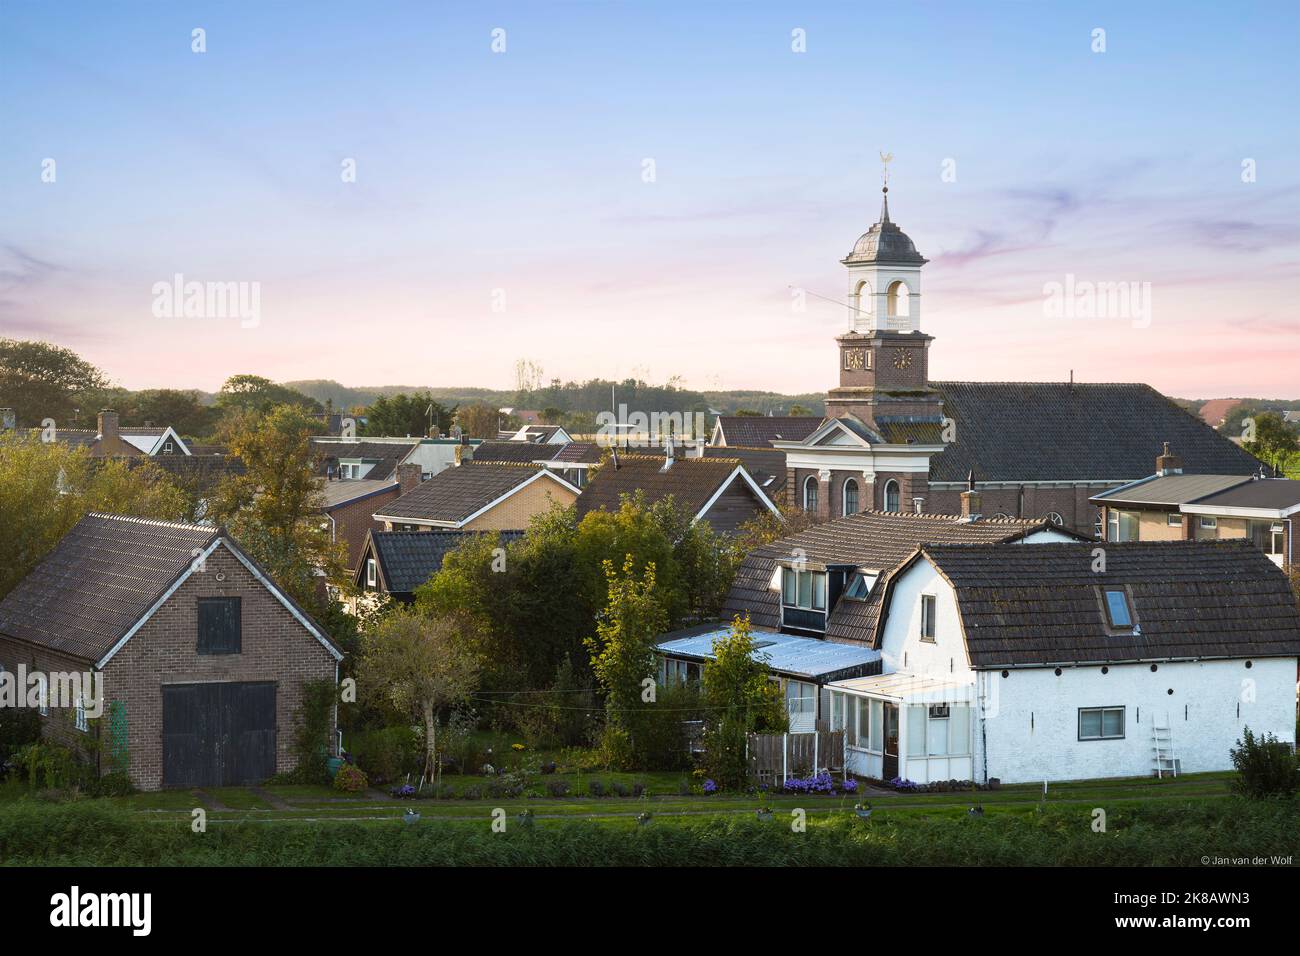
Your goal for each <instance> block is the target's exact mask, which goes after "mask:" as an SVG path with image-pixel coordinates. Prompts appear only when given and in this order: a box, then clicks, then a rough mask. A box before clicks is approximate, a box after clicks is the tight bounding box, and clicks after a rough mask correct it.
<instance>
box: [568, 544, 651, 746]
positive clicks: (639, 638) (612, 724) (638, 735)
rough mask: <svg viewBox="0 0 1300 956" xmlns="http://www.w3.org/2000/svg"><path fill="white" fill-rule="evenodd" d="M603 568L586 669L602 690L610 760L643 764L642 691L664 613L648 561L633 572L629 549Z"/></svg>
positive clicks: (646, 707) (647, 701)
mask: <svg viewBox="0 0 1300 956" xmlns="http://www.w3.org/2000/svg"><path fill="white" fill-rule="evenodd" d="M603 570H604V572H605V578H606V580H607V581H608V584H609V588H608V590H609V602H608V604H607V605H606V606H605V610H604V612H603V613H602V614H601V616H600V618H599V619H598V620H597V622H596V634H595V636H594V637H591V638H589V639H588V641H587V646H588V649H589V650H590V652H591V669H592V672H593V673H594V674H595V675H596V680H597V681H598V682H599V683H600V686H601V687H602V689H603V690H604V691H605V718H606V723H605V734H604V740H603V745H604V750H605V756H606V759H607V760H608V761H609V762H610V764H611V765H613V766H616V767H620V768H624V769H632V768H636V767H640V766H644V763H645V756H646V753H645V751H646V748H647V747H648V745H649V740H648V739H646V738H648V737H649V736H650V728H649V727H648V725H649V724H650V723H651V722H652V721H653V720H654V719H655V717H656V714H655V712H654V707H655V704H654V701H653V696H651V697H649V698H648V697H647V693H648V692H652V690H653V681H654V675H655V671H656V659H655V646H656V644H657V642H658V640H659V638H660V636H661V635H662V634H663V633H664V630H665V629H666V626H667V623H668V615H667V613H666V612H665V611H664V609H663V606H662V604H660V600H659V597H660V596H659V592H658V587H657V584H656V580H655V566H654V564H653V563H651V564H649V565H647V566H646V567H645V568H644V570H642V571H641V572H640V573H639V574H638V573H637V569H636V563H635V562H634V560H633V559H632V557H631V556H630V555H629V556H628V557H627V558H626V559H625V560H624V562H623V566H622V569H621V570H615V566H614V562H612V561H608V560H607V561H605V562H603ZM647 681H650V682H651V683H650V684H647ZM643 731H645V733H644V734H643Z"/></svg>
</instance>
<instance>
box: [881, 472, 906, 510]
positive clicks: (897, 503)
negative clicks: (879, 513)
mask: <svg viewBox="0 0 1300 956" xmlns="http://www.w3.org/2000/svg"><path fill="white" fill-rule="evenodd" d="M891 488H892V489H893V495H894V507H892V508H891V507H889V495H890V489H891ZM880 505H881V509H882V510H883V511H887V512H889V513H890V514H898V513H899V511H900V510H901V509H902V507H903V493H902V490H901V489H900V488H899V486H898V482H897V481H896V480H894V479H893V478H890V479H889V480H888V481H887V482H885V487H884V490H883V491H882V492H881V499H880Z"/></svg>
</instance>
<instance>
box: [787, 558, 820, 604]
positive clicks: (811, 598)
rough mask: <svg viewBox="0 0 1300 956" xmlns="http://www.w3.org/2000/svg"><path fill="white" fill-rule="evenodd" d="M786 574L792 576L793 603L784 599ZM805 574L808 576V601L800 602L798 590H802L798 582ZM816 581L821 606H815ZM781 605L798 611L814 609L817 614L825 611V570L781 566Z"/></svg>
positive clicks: (816, 597) (816, 595) (816, 596)
mask: <svg viewBox="0 0 1300 956" xmlns="http://www.w3.org/2000/svg"><path fill="white" fill-rule="evenodd" d="M787 575H789V576H792V577H793V578H794V603H790V602H789V601H787V600H786V597H785V595H786V581H787V580H788V578H787ZM805 576H807V577H809V579H810V580H809V582H808V603H807V604H802V603H800V602H801V601H802V598H801V597H800V591H802V590H803V589H802V588H801V587H800V583H801V582H802V579H803V578H804V577H805ZM818 583H820V584H821V588H820V594H821V607H818V606H817V599H818V587H817V585H818ZM781 606H782V607H792V608H795V609H796V610H799V611H815V612H817V613H819V614H824V613H826V572H825V571H796V570H795V569H794V568H785V567H783V568H782V569H781Z"/></svg>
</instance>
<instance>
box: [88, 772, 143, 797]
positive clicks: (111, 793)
mask: <svg viewBox="0 0 1300 956" xmlns="http://www.w3.org/2000/svg"><path fill="white" fill-rule="evenodd" d="M89 790H90V793H91V795H93V796H96V797H127V796H130V795H131V794H133V793H135V784H133V783H132V782H131V778H130V777H129V776H127V775H126V774H125V773H123V772H122V771H120V770H114V771H113V772H112V773H106V774H104V775H103V776H102V777H100V778H99V779H98V780H96V781H94V783H92V784H91V785H90V787H89Z"/></svg>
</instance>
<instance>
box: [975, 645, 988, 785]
mask: <svg viewBox="0 0 1300 956" xmlns="http://www.w3.org/2000/svg"><path fill="white" fill-rule="evenodd" d="M975 673H977V674H979V676H980V684H981V687H980V760H981V762H982V763H983V764H984V783H985V785H987V784H988V782H989V734H988V727H987V725H986V724H985V722H984V721H985V718H984V711H985V710H986V708H985V705H984V702H985V700H986V699H987V690H986V688H987V684H988V676H989V674H988V671H976V672H975Z"/></svg>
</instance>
